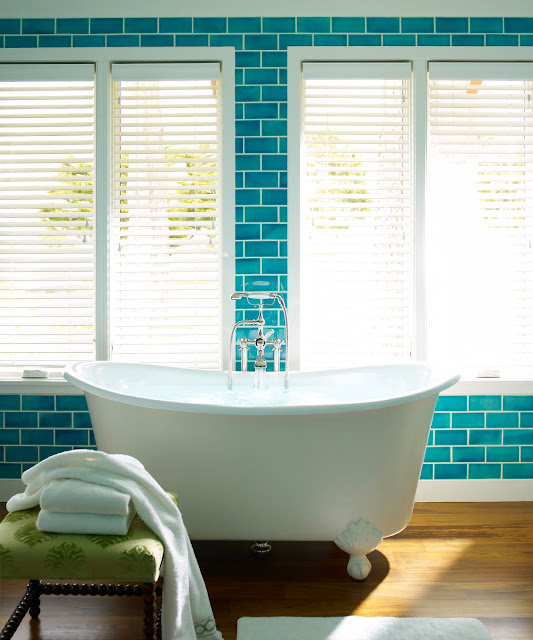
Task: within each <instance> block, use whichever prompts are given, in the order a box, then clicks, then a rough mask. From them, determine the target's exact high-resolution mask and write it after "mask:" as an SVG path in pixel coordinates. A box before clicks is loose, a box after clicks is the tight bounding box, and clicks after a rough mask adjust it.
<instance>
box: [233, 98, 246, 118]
mask: <svg viewBox="0 0 533 640" xmlns="http://www.w3.org/2000/svg"><path fill="white" fill-rule="evenodd" d="M243 118H244V107H243V104H242V102H237V103H235V120H242V119H243Z"/></svg>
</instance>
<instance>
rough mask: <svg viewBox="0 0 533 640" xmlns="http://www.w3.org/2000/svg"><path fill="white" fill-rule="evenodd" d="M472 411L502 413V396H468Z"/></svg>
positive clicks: (469, 406)
mask: <svg viewBox="0 0 533 640" xmlns="http://www.w3.org/2000/svg"><path fill="white" fill-rule="evenodd" d="M468 408H469V410H470V411H501V410H502V397H501V396H468Z"/></svg>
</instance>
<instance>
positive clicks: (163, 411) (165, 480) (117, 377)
mask: <svg viewBox="0 0 533 640" xmlns="http://www.w3.org/2000/svg"><path fill="white" fill-rule="evenodd" d="M64 376H65V378H66V379H67V380H68V381H70V382H71V383H72V384H74V385H76V386H77V387H79V388H80V389H83V391H84V392H85V395H86V397H87V402H88V405H89V411H90V415H91V421H92V425H93V429H94V435H95V438H96V443H97V445H98V448H99V449H101V450H103V451H106V452H108V453H126V454H129V455H132V456H134V457H135V458H138V459H139V460H140V461H141V462H142V463H143V464H144V465H145V467H146V468H147V470H148V471H149V472H150V473H151V474H152V475H153V476H154V477H155V478H156V480H157V481H158V482H159V483H160V484H161V485H162V486H163V487H164V488H165V489H167V490H174V491H176V492H177V493H178V496H179V505H180V510H181V512H182V514H183V518H184V521H185V524H186V526H187V530H188V532H189V535H190V537H191V538H192V539H197V540H201V539H204V540H215V539H216V540H223V539H226V540H230V539H233V540H260V541H261V540H332V539H334V538H335V537H336V536H338V534H341V532H342V535H340V536H339V537H338V538H337V540H336V542H337V544H339V546H341V547H342V548H344V549H345V550H347V551H348V552H349V553H351V554H352V555H353V556H355V557H359V558H363V557H364V555H366V553H368V552H369V551H371V550H372V549H373V548H375V546H377V544H379V541H380V540H381V535H382V536H383V537H386V536H391V535H394V534H395V533H398V532H400V531H402V529H404V528H405V527H406V526H407V524H408V522H409V519H410V517H411V512H412V509H413V503H414V496H415V491H416V487H417V483H418V479H419V476H420V470H421V467H422V461H423V458H424V451H425V448H426V442H427V437H428V432H429V428H430V424H431V419H432V415H433V411H434V409H435V403H436V401H437V397H438V393H439V392H440V391H442V390H444V389H446V388H448V387H450V386H451V385H453V384H455V382H457V380H458V379H459V376H457V375H447V374H445V373H438V372H436V371H434V370H432V369H431V368H430V367H429V366H427V365H424V364H398V365H385V366H374V367H361V368H356V369H345V370H339V371H325V372H312V373H311V372H309V373H308V372H295V373H291V374H290V386H289V390H288V391H285V390H284V388H283V374H267V385H268V386H269V388H268V389H267V390H266V391H258V390H255V389H253V384H254V378H253V374H246V373H245V374H236V375H235V377H234V388H233V390H232V391H228V390H227V373H224V372H218V371H196V370H189V369H178V368H174V367H165V366H158V365H142V364H123V363H114V362H86V363H78V364H75V365H71V366H69V367H67V369H66V370H65V373H64ZM359 518H361V520H359V523H358V524H357V525H356V524H355V523H354V524H351V526H350V527H348V529H347V530H346V531H343V530H345V529H346V527H347V525H348V524H349V523H350V521H357V520H358V519H359ZM365 521H366V524H365ZM369 527H370V528H369ZM367 539H368V540H367ZM350 540H351V541H352V543H353V544H352V545H351V547H353V552H352V551H351V550H350V548H351V547H350ZM363 547H365V549H366V550H365V549H362V548H363ZM361 549H362V550H361ZM365 560H366V558H365ZM367 562H368V561H367ZM356 564H357V563H356ZM360 565H361V562H359V566H358V567H355V568H354V569H353V571H351V572H350V573H351V575H354V577H357V578H361V577H366V574H368V571H369V570H370V565H368V567H366V568H365V567H364V566H363V567H361V566H360Z"/></svg>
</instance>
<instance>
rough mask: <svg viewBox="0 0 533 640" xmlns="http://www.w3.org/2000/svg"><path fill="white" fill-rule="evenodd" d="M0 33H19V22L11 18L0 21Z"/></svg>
mask: <svg viewBox="0 0 533 640" xmlns="http://www.w3.org/2000/svg"><path fill="white" fill-rule="evenodd" d="M0 33H3V34H5V35H7V34H10V35H13V34H17V33H20V20H17V19H13V18H2V19H0Z"/></svg>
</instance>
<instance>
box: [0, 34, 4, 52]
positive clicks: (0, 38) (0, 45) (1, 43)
mask: <svg viewBox="0 0 533 640" xmlns="http://www.w3.org/2000/svg"><path fill="white" fill-rule="evenodd" d="M0 48H2V49H3V48H4V36H0Z"/></svg>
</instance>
